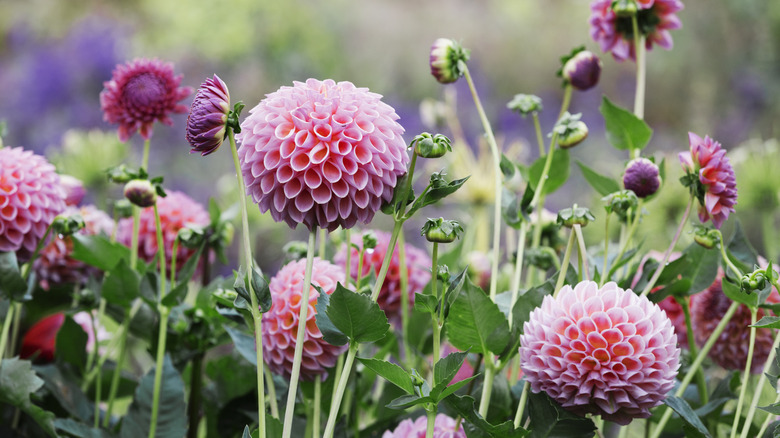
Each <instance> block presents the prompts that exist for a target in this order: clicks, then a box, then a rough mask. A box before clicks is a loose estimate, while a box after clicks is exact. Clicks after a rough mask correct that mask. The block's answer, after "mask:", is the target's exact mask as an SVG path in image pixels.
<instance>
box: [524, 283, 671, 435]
mask: <svg viewBox="0 0 780 438" xmlns="http://www.w3.org/2000/svg"><path fill="white" fill-rule="evenodd" d="M520 367H521V368H522V370H523V373H524V374H525V377H526V379H527V380H528V382H529V383H531V389H532V390H533V391H534V392H541V391H544V392H546V393H547V394H548V395H549V396H550V397H552V398H554V399H555V400H556V401H557V402H558V403H560V404H561V406H563V407H564V408H566V409H568V410H570V411H572V412H574V413H576V414H578V415H585V414H588V413H591V414H597V415H601V416H602V418H604V419H605V420H609V421H613V422H615V423H618V424H628V423H630V422H631V420H632V419H634V418H647V417H649V416H650V409H651V408H653V407H655V406H658V405H659V404H661V402H662V401H663V399H664V398H665V397H666V394H667V393H668V392H669V391H670V390H671V389H672V388H673V387H674V380H675V376H676V375H677V369H678V368H679V367H680V349H679V348H677V337H676V336H675V334H674V327H673V326H672V323H671V321H669V318H668V317H667V316H666V314H665V313H664V312H663V311H661V309H660V308H659V307H658V306H657V305H655V304H653V303H651V302H650V300H648V299H647V297H641V296H639V295H637V294H635V293H634V292H633V291H631V290H630V289H629V290H623V289H621V288H619V287H618V286H617V285H616V284H615V283H613V282H609V283H607V284H605V285H604V286H603V287H602V288H601V289H599V287H598V284H596V283H594V282H592V281H583V282H580V283H578V284H577V285H576V286H575V287H574V288H573V289H572V287H571V286H564V287H563V289H561V290H560V293H559V295H558V297H557V298H553V297H552V296H546V297H545V298H544V301H543V302H542V305H541V307H538V308H537V309H535V310H534V311H533V312H531V315H530V317H529V320H528V322H526V323H525V324H524V325H523V335H522V336H521V337H520Z"/></svg>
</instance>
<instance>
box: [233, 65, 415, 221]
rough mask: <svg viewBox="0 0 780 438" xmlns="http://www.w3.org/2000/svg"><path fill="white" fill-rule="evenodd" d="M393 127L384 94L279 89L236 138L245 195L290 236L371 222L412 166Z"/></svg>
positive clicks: (305, 86) (347, 88)
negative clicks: (300, 230) (301, 227)
mask: <svg viewBox="0 0 780 438" xmlns="http://www.w3.org/2000/svg"><path fill="white" fill-rule="evenodd" d="M396 119H398V115H396V113H395V110H393V108H391V107H390V106H389V105H387V104H385V103H384V102H382V100H381V96H380V95H379V94H375V93H371V92H369V91H368V89H366V88H356V87H355V86H354V85H353V84H352V83H351V82H339V83H336V82H334V81H332V80H330V79H328V80H325V81H318V80H316V79H309V80H307V81H306V82H305V83H302V82H295V83H294V85H293V86H292V87H282V88H280V89H279V90H278V91H276V92H274V93H271V94H269V95H267V97H266V98H265V99H263V101H262V102H260V104H258V105H257V106H256V107H254V108H252V110H251V111H250V116H249V117H247V119H246V120H244V122H243V123H242V124H241V133H240V134H239V135H237V139H238V141H239V142H241V146H240V148H239V151H238V154H239V158H240V160H241V170H242V173H243V175H244V179H245V180H246V184H247V194H250V195H252V198H253V199H254V201H255V202H256V203H257V204H258V205H259V206H260V210H261V211H263V212H266V211H269V210H270V211H271V216H272V217H273V218H274V220H276V221H285V222H286V223H287V224H288V225H289V226H290V227H292V228H295V227H296V226H297V225H298V224H299V223H303V224H304V225H306V227H308V228H309V229H310V230H311V229H313V228H315V227H320V228H327V229H328V230H329V231H333V230H335V229H336V228H337V227H339V226H342V227H344V228H351V227H353V226H354V225H355V223H356V222H357V221H360V222H363V223H368V222H370V221H371V219H372V218H373V217H374V213H376V211H377V210H379V208H380V207H381V206H382V204H383V203H385V202H388V201H390V199H391V198H392V196H393V189H394V188H395V185H396V182H397V181H398V177H399V176H401V175H403V174H405V173H406V166H407V163H408V162H409V156H408V154H407V152H406V144H405V143H404V140H403V139H402V138H401V134H403V132H404V129H403V127H401V125H400V124H398V122H396Z"/></svg>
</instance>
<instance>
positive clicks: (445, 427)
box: [382, 414, 466, 438]
mask: <svg viewBox="0 0 780 438" xmlns="http://www.w3.org/2000/svg"><path fill="white" fill-rule="evenodd" d="M427 427H428V419H427V418H426V417H425V415H423V416H422V417H418V418H417V419H416V420H414V421H412V420H411V419H409V418H407V419H406V420H404V421H402V422H400V423H398V427H396V428H395V429H394V430H392V431H391V430H386V431H385V433H383V434H382V438H425V432H426V428H427ZM456 427H457V429H456ZM433 438H466V431H465V430H463V425H462V424H460V422H458V421H455V419H454V418H451V417H449V416H447V415H444V414H436V419H435V420H434V423H433Z"/></svg>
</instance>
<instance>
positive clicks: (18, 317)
mask: <svg viewBox="0 0 780 438" xmlns="http://www.w3.org/2000/svg"><path fill="white" fill-rule="evenodd" d="M13 306H14V313H13V316H14V321H13V324H12V325H11V356H13V355H14V353H16V340H17V339H19V328H20V326H21V325H22V303H13Z"/></svg>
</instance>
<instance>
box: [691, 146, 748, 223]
mask: <svg viewBox="0 0 780 438" xmlns="http://www.w3.org/2000/svg"><path fill="white" fill-rule="evenodd" d="M688 140H689V143H690V151H689V152H680V155H679V157H680V163H682V167H683V170H685V171H686V172H688V173H696V174H697V175H698V176H699V182H701V184H702V186H703V190H697V192H701V191H703V192H704V193H697V195H703V196H701V197H700V198H699V202H700V205H699V219H700V220H701V221H702V223H704V222H707V221H708V220H710V219H712V225H714V226H715V228H720V226H721V224H723V222H724V221H725V220H726V219H728V217H729V214H730V213H731V212H733V211H735V209H734V206H735V205H737V179H736V176H735V175H734V169H733V168H732V167H731V163H729V159H728V157H726V150H725V149H723V148H722V147H721V145H720V143H718V142H717V141H715V140H713V139H711V138H710V137H709V136H705V137H704V139H702V138H701V137H699V136H698V135H696V134H694V133H692V132H689V133H688Z"/></svg>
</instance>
